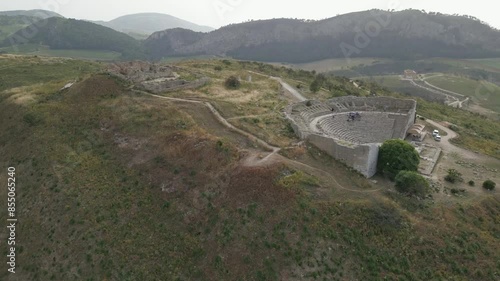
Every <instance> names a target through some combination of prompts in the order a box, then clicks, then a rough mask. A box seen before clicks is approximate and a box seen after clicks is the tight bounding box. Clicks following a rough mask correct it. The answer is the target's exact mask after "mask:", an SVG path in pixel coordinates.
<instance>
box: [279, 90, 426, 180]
mask: <svg viewBox="0 0 500 281" xmlns="http://www.w3.org/2000/svg"><path fill="white" fill-rule="evenodd" d="M416 107H417V102H416V101H414V100H409V99H396V98H390V97H367V98H362V97H340V98H335V99H331V100H328V101H315V100H314V101H313V100H309V101H304V102H300V103H297V104H294V105H291V106H289V107H288V108H287V109H286V116H287V118H288V119H289V121H290V122H291V124H292V127H293V129H294V131H295V133H296V134H297V135H298V136H299V137H300V138H301V139H303V140H307V141H308V142H310V143H311V144H313V145H315V146H317V147H318V148H320V149H321V150H323V151H325V152H326V153H328V154H329V155H331V156H332V157H334V158H335V159H338V160H340V161H342V162H344V163H345V164H346V165H348V166H350V167H352V168H354V169H355V170H357V171H358V172H360V173H361V174H363V175H364V176H366V177H368V178H370V177H372V176H374V175H375V173H376V172H377V160H378V151H379V147H380V145H381V144H382V143H383V142H384V141H386V140H389V139H405V137H406V136H407V132H408V130H409V129H410V128H411V127H412V126H413V124H414V123H415V119H416Z"/></svg>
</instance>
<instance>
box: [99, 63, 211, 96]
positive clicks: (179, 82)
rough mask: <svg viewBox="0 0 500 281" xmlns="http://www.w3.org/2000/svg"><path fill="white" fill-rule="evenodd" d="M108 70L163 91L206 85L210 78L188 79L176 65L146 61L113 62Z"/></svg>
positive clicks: (151, 89)
mask: <svg viewBox="0 0 500 281" xmlns="http://www.w3.org/2000/svg"><path fill="white" fill-rule="evenodd" d="M108 71H109V72H110V73H111V74H112V75H115V76H117V77H119V78H122V79H125V80H128V81H130V82H132V83H134V84H135V86H136V87H138V88H141V89H144V90H147V91H150V92H153V93H161V92H168V91H176V90H181V89H194V88H198V87H201V86H204V85H205V84H206V83H208V82H209V81H210V80H209V79H208V78H206V77H199V78H198V79H197V80H195V81H187V80H184V79H182V78H181V77H180V75H179V74H178V73H177V72H176V71H178V68H177V67H175V66H170V65H164V64H156V63H150V62H144V61H131V62H124V63H115V64H111V65H110V66H109V68H108Z"/></svg>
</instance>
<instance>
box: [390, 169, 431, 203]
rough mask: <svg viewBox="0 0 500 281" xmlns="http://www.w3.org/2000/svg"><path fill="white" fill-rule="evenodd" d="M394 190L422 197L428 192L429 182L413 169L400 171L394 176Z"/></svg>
mask: <svg viewBox="0 0 500 281" xmlns="http://www.w3.org/2000/svg"><path fill="white" fill-rule="evenodd" d="M395 181H396V190H397V191H399V192H401V193H405V194H410V195H417V196H421V197H424V196H425V195H426V194H428V193H429V190H430V189H429V182H428V181H427V180H426V179H425V178H424V177H423V176H421V175H420V174H418V173H417V172H414V171H401V172H399V173H398V175H397V176H396V178H395Z"/></svg>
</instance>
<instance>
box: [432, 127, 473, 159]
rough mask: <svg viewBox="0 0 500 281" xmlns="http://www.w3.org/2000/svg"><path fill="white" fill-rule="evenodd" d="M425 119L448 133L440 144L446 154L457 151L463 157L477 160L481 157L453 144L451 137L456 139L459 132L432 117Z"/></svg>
mask: <svg viewBox="0 0 500 281" xmlns="http://www.w3.org/2000/svg"><path fill="white" fill-rule="evenodd" d="M425 121H427V122H428V123H429V124H431V125H432V126H434V127H436V128H437V129H439V130H440V131H444V132H446V134H447V135H446V136H442V137H441V143H440V144H439V146H440V147H441V148H442V149H443V151H444V152H445V153H446V154H450V153H457V154H459V155H460V156H462V157H463V158H466V159H471V160H476V159H479V158H481V156H480V155H478V154H476V153H474V152H472V151H469V150H466V149H463V148H460V147H457V146H455V145H453V144H452V143H450V140H451V139H454V138H456V137H457V136H458V135H457V133H455V132H454V131H453V130H450V129H448V128H446V127H445V126H443V125H441V124H439V123H438V122H436V121H432V120H430V119H426V120H425Z"/></svg>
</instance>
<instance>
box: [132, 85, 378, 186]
mask: <svg viewBox="0 0 500 281" xmlns="http://www.w3.org/2000/svg"><path fill="white" fill-rule="evenodd" d="M283 83H284V82H283ZM284 84H286V83H284ZM286 85H288V84H286ZM133 91H135V92H136V93H140V94H144V95H148V96H151V97H154V98H158V99H164V100H169V101H175V102H185V103H191V104H198V105H204V106H206V107H207V108H208V109H210V111H211V112H212V114H213V115H214V116H215V117H216V119H217V120H218V121H219V122H220V123H221V124H222V125H224V126H225V127H227V128H229V129H231V130H233V131H235V132H237V133H238V134H241V135H243V136H245V137H247V138H248V139H250V140H252V141H254V142H256V143H258V144H259V145H261V146H262V147H264V148H265V149H267V150H269V151H270V153H269V154H268V155H267V156H266V157H264V158H262V159H259V153H254V154H251V155H250V156H249V157H248V158H247V159H246V160H244V162H243V164H244V165H246V166H262V165H264V163H266V164H269V163H272V162H273V161H282V162H284V163H287V164H289V165H291V166H299V167H302V168H303V169H304V168H305V169H307V170H309V171H310V172H311V171H313V172H319V173H321V174H323V175H326V176H327V177H328V178H329V179H330V182H331V183H333V184H334V185H335V186H337V187H339V188H340V189H343V190H346V191H350V192H357V193H374V192H378V191H380V190H382V189H381V188H379V189H373V190H355V189H350V188H346V187H344V186H343V185H341V184H340V183H339V182H338V181H337V180H336V179H335V178H334V177H333V176H332V175H331V174H330V173H329V172H327V171H325V170H322V169H319V168H316V167H313V166H310V165H307V164H304V163H302V162H298V161H294V160H291V159H289V158H286V157H284V156H282V155H280V154H278V153H279V152H280V151H281V148H279V147H276V146H273V145H270V144H269V143H267V142H266V141H264V140H262V139H260V138H258V137H257V136H255V135H253V134H250V133H248V132H245V131H243V130H241V129H239V128H237V127H235V126H233V125H232V124H231V123H229V122H228V121H227V120H226V119H225V118H224V117H223V116H222V115H221V114H220V113H219V112H218V111H217V109H216V108H215V107H214V106H213V105H212V104H211V103H209V102H204V101H198V100H190V99H180V98H171V97H165V96H159V95H155V94H151V93H148V92H144V91H139V90H133ZM299 95H300V93H299Z"/></svg>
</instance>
